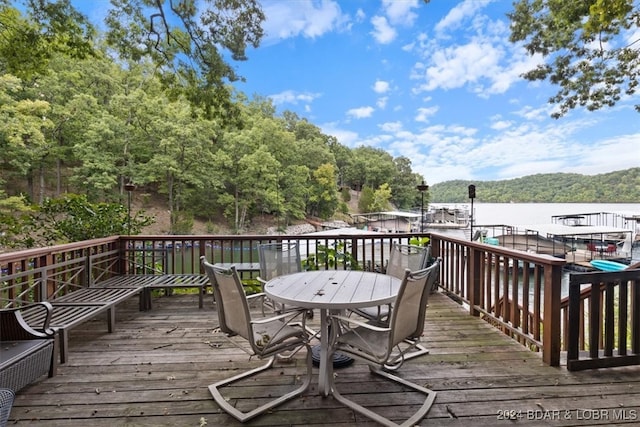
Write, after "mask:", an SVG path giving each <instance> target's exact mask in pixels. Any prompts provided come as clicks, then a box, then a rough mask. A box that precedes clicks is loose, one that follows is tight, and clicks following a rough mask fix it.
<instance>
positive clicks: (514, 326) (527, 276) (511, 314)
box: [431, 234, 565, 366]
mask: <svg viewBox="0 0 640 427" xmlns="http://www.w3.org/2000/svg"><path fill="white" fill-rule="evenodd" d="M431 244H432V252H433V253H434V255H438V256H441V257H442V259H443V268H442V274H441V275H442V277H441V284H440V286H441V287H442V289H443V290H444V292H446V293H448V294H449V295H450V296H451V297H452V298H454V299H456V300H458V301H459V302H460V303H462V304H464V305H465V306H467V307H468V308H469V313H470V315H472V316H477V317H480V318H482V319H484V320H486V321H487V322H489V323H491V324H492V325H494V326H496V327H497V328H499V329H500V330H502V331H503V332H504V333H505V334H507V335H509V336H511V337H513V338H514V339H516V340H518V341H519V342H520V343H522V344H523V345H527V346H529V348H531V349H532V350H534V351H542V358H543V361H544V362H545V363H547V364H549V365H552V366H558V365H559V364H560V349H561V345H562V343H561V337H562V335H561V330H562V325H561V316H560V300H561V292H562V289H561V286H562V283H561V282H562V268H563V266H564V265H565V261H564V260H563V259H559V258H554V257H550V256H546V255H537V254H530V253H527V252H522V251H515V250H511V249H507V248H502V247H499V246H495V245H487V244H484V243H478V242H469V241H465V240H461V239H455V238H450V237H444V236H439V235H437V234H434V235H432V239H431Z"/></svg>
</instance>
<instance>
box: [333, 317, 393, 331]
mask: <svg viewBox="0 0 640 427" xmlns="http://www.w3.org/2000/svg"><path fill="white" fill-rule="evenodd" d="M327 318H328V320H329V321H334V320H337V321H339V322H340V323H341V324H343V325H350V324H354V325H358V326H362V327H363V328H367V329H370V330H372V331H376V332H387V331H390V330H391V329H390V328H388V327H380V326H375V325H372V324H371V323H367V322H361V321H360V320H357V319H354V318H352V317H346V316H340V315H337V314H330V315H328V316H327Z"/></svg>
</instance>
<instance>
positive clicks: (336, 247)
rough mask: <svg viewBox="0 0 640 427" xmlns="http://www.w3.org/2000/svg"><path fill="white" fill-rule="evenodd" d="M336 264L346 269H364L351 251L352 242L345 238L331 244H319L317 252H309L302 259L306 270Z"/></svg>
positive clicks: (332, 266) (333, 266)
mask: <svg viewBox="0 0 640 427" xmlns="http://www.w3.org/2000/svg"><path fill="white" fill-rule="evenodd" d="M336 266H341V267H342V268H344V269H345V270H362V267H361V266H360V265H359V264H358V261H357V260H356V259H355V258H354V257H353V254H352V253H351V247H350V244H348V243H347V242H346V241H344V240H337V241H335V242H334V243H333V244H331V245H318V247H317V248H316V252H315V253H312V254H309V256H308V257H307V258H306V259H305V260H303V261H302V267H303V268H304V269H305V270H319V269H321V268H325V267H328V268H329V269H334V268H336Z"/></svg>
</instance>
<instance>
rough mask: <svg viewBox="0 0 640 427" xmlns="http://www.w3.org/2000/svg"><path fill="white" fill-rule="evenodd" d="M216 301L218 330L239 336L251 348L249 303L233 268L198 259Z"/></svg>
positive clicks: (251, 334)
mask: <svg viewBox="0 0 640 427" xmlns="http://www.w3.org/2000/svg"><path fill="white" fill-rule="evenodd" d="M200 260H201V263H202V267H203V268H204V270H205V272H206V273H207V276H208V277H209V281H210V282H211V287H212V288H213V296H214V298H215V300H216V311H217V312H218V320H219V327H220V330H221V331H222V332H224V333H226V334H229V335H239V336H241V337H243V338H245V339H247V340H249V342H250V343H251V345H252V346H253V333H252V328H251V314H250V312H249V303H248V302H247V297H246V295H245V293H244V288H243V287H242V282H241V281H240V276H238V272H237V271H236V268H235V266H231V267H230V268H220V267H216V266H215V265H213V264H211V263H209V262H207V261H206V259H204V257H201V258H200Z"/></svg>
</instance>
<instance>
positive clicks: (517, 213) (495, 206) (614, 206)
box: [473, 203, 640, 225]
mask: <svg viewBox="0 0 640 427" xmlns="http://www.w3.org/2000/svg"><path fill="white" fill-rule="evenodd" d="M473 210H474V221H473V222H474V223H475V224H478V225H482V224H509V225H529V224H548V223H550V222H551V217H552V216H553V215H569V214H581V213H596V212H635V213H636V214H638V215H640V203H474V204H473Z"/></svg>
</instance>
